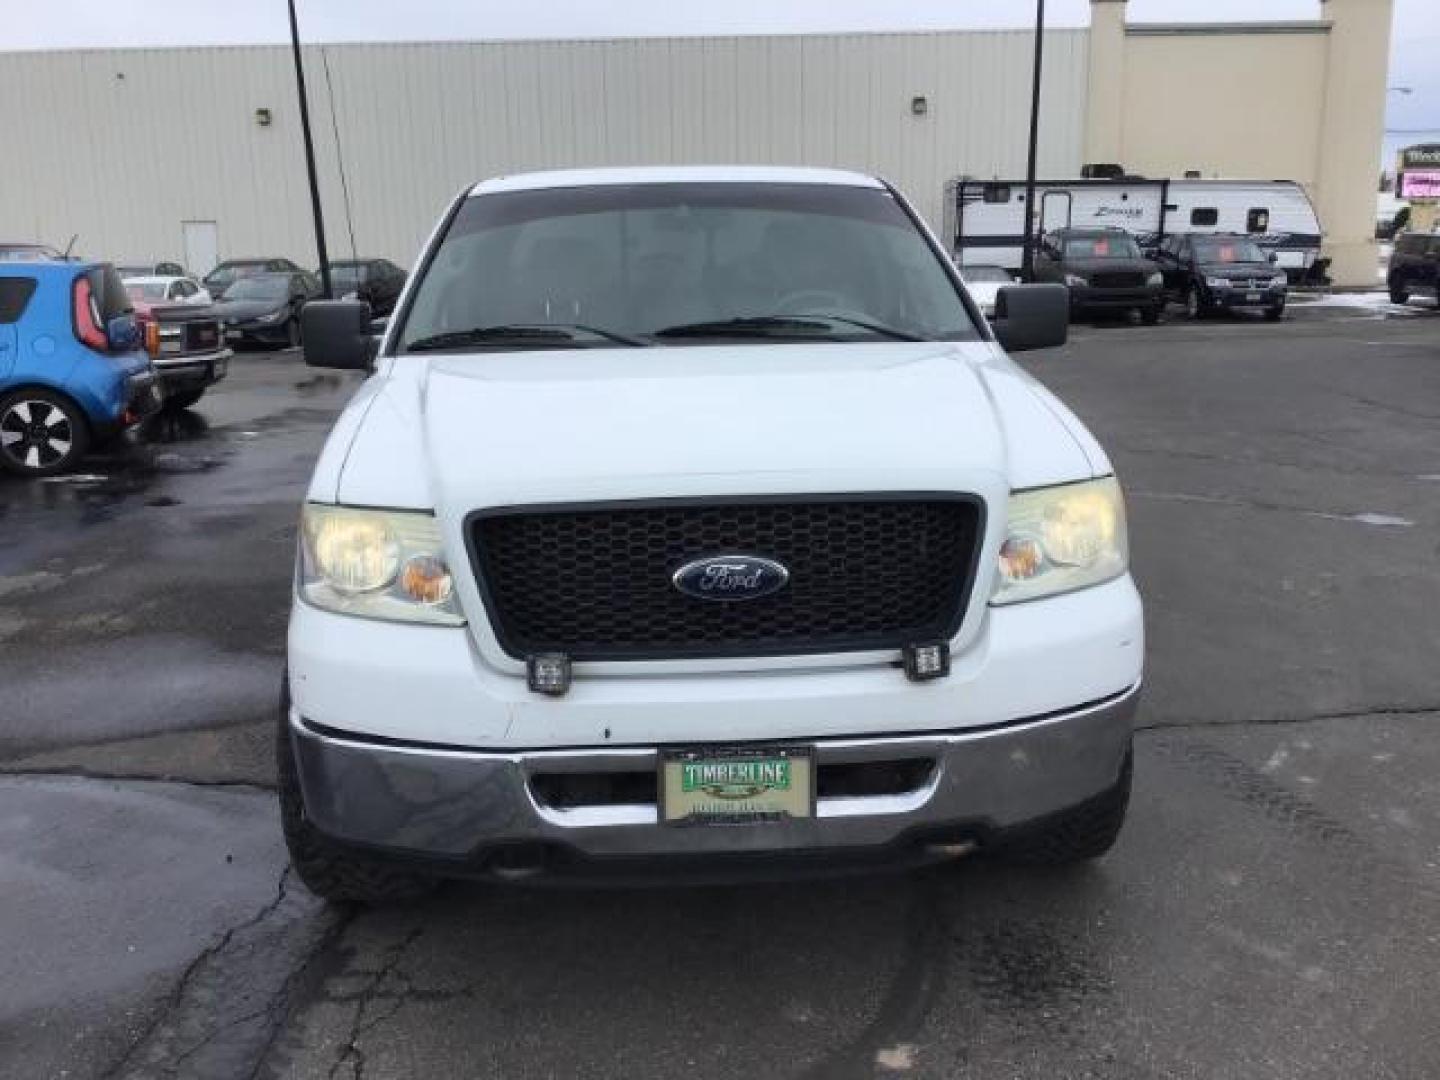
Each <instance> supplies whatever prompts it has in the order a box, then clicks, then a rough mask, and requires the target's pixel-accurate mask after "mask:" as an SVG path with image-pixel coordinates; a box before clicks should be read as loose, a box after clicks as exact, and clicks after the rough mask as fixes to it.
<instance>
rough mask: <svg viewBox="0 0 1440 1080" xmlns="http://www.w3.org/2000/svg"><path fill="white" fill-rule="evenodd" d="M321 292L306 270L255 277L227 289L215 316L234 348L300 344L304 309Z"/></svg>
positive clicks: (252, 276)
mask: <svg viewBox="0 0 1440 1080" xmlns="http://www.w3.org/2000/svg"><path fill="white" fill-rule="evenodd" d="M319 293H320V290H319V288H317V287H316V285H315V283H314V279H313V278H312V277H311V276H310V275H309V274H307V273H306V272H305V271H303V270H295V271H292V272H290V273H285V274H280V273H265V274H251V275H250V276H248V277H244V278H241V279H240V280H239V281H236V282H235V283H234V284H233V285H231V286H230V287H229V288H228V289H226V290H225V295H224V298H223V299H221V300H220V301H219V302H217V303H216V304H215V306H214V313H215V315H216V317H217V318H219V320H220V325H221V326H222V327H223V328H224V331H225V340H226V341H227V342H229V343H230V344H232V345H238V344H256V345H299V344H300V309H301V308H302V307H304V306H305V304H306V302H307V301H309V300H313V299H314V298H315V297H316V296H318V295H319Z"/></svg>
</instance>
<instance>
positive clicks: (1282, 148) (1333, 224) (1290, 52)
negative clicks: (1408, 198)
mask: <svg viewBox="0 0 1440 1080" xmlns="http://www.w3.org/2000/svg"><path fill="white" fill-rule="evenodd" d="M1125 12H1126V2H1125V0H1091V25H1090V52H1089V65H1088V86H1087V94H1086V112H1085V136H1084V156H1085V160H1086V161H1091V162H1119V163H1123V164H1124V165H1125V167H1126V168H1127V169H1129V170H1131V171H1132V172H1136V173H1140V174H1142V175H1145V176H1183V175H1184V174H1185V172H1187V171H1190V170H1194V171H1197V172H1199V173H1200V174H1201V175H1202V176H1207V177H1210V176H1224V177H1233V178H1237V179H1247V180H1251V179H1253V180H1277V179H1285V180H1297V181H1299V182H1300V183H1302V184H1304V185H1305V187H1306V188H1307V190H1308V191H1309V192H1310V197H1311V199H1312V200H1313V201H1314V203H1315V207H1316V210H1317V211H1318V212H1319V215H1320V222H1321V226H1322V227H1323V229H1324V231H1325V254H1327V255H1328V256H1329V257H1330V258H1331V259H1332V260H1333V263H1332V265H1331V270H1330V273H1331V276H1332V277H1333V278H1334V279H1335V281H1337V282H1338V283H1341V284H1364V285H1373V284H1374V282H1375V260H1376V250H1375V241H1374V232H1375V190H1376V180H1377V172H1378V170H1377V169H1376V164H1375V163H1376V155H1377V152H1378V148H1379V146H1380V143H1381V138H1382V136H1383V133H1384V110H1385V83H1386V74H1387V71H1388V66H1389V61H1388V55H1389V47H1390V20H1391V0H1323V8H1322V15H1323V16H1324V17H1323V18H1322V19H1320V20H1317V21H1307V22H1278V23H1243V24H1214V25H1155V24H1148V25H1145V24H1141V25H1128V24H1127V23H1126V20H1125Z"/></svg>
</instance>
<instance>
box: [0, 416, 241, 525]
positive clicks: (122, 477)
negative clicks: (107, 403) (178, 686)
mask: <svg viewBox="0 0 1440 1080" xmlns="http://www.w3.org/2000/svg"><path fill="white" fill-rule="evenodd" d="M210 435H211V429H210V422H209V421H208V420H206V419H205V417H204V416H202V415H200V414H199V413H197V412H194V411H192V410H189V409H186V410H184V411H182V412H177V413H160V414H158V415H156V416H152V417H150V418H149V419H148V420H146V421H144V422H143V423H142V424H140V426H139V427H137V428H136V429H135V430H134V431H133V432H131V433H129V434H128V435H125V436H122V437H120V438H118V439H116V440H115V441H114V442H113V443H111V444H109V445H108V446H106V447H103V448H102V449H100V450H98V451H97V452H96V453H94V454H93V455H91V457H90V458H89V460H88V461H87V464H89V465H90V466H91V467H92V468H94V469H97V470H104V471H95V472H77V473H68V474H65V475H62V476H48V477H44V478H41V479H40V480H39V481H38V482H30V481H25V480H13V481H7V482H6V483H4V484H3V485H0V518H4V517H5V516H7V515H8V514H9V513H10V512H11V511H15V512H22V511H25V510H30V511H40V512H51V511H55V510H63V509H67V508H68V509H73V510H78V511H79V516H78V517H77V519H76V521H77V523H78V524H80V525H93V524H96V523H98V522H101V521H105V520H108V519H109V518H111V517H112V516H113V515H114V512H115V511H116V509H117V508H118V507H119V506H120V505H121V504H122V503H124V502H125V501H126V500H128V499H131V498H132V497H134V496H137V495H141V494H143V493H144V492H145V491H146V490H148V489H149V488H150V487H151V486H152V485H153V484H154V483H155V482H156V479H157V478H159V477H163V476H173V475H180V474H186V473H203V472H209V471H210V470H212V469H215V468H218V467H219V466H220V465H222V464H223V463H224V462H225V460H226V458H227V457H228V456H229V453H230V452H229V451H227V450H225V449H224V446H223V443H220V442H218V441H214V440H211V441H208V442H207V443H206V445H204V447H203V449H204V450H209V451H211V452H209V453H205V452H199V451H201V450H202V447H201V446H195V447H193V448H190V450H189V452H185V453H182V452H180V450H179V449H175V447H179V446H181V445H183V444H185V443H200V442H202V441H205V440H207V438H208V437H209V436H210ZM179 504H180V500H179V499H176V498H173V497H171V496H169V495H157V496H155V497H154V498H151V499H147V500H145V502H144V504H143V505H145V506H147V507H165V506H177V505H179Z"/></svg>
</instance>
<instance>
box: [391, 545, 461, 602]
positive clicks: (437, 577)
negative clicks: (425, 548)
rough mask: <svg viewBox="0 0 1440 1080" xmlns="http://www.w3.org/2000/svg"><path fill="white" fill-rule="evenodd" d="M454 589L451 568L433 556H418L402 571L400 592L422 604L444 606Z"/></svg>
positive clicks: (407, 563)
mask: <svg viewBox="0 0 1440 1080" xmlns="http://www.w3.org/2000/svg"><path fill="white" fill-rule="evenodd" d="M453 588H454V584H453V583H452V582H451V580H450V570H449V568H448V567H446V565H445V564H444V563H443V562H441V561H440V560H439V559H437V558H436V557H435V556H433V555H416V556H415V557H414V558H413V559H410V560H409V561H408V562H406V564H405V566H404V569H402V570H401V571H400V591H401V592H403V593H404V594H405V595H406V596H408V597H409V598H410V599H411V600H415V601H417V602H419V603H421V604H443V603H444V602H445V601H446V600H448V599H450V592H451V590H452V589H453Z"/></svg>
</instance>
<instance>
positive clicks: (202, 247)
mask: <svg viewBox="0 0 1440 1080" xmlns="http://www.w3.org/2000/svg"><path fill="white" fill-rule="evenodd" d="M180 228H181V230H182V232H183V233H184V236H185V269H186V270H188V271H189V272H190V273H192V274H194V275H195V276H196V277H204V276H205V275H206V274H208V273H209V272H210V271H211V270H214V269H215V264H216V263H218V262H219V261H220V228H219V226H218V225H216V224H215V222H213V221H182V222H181V223H180Z"/></svg>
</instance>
